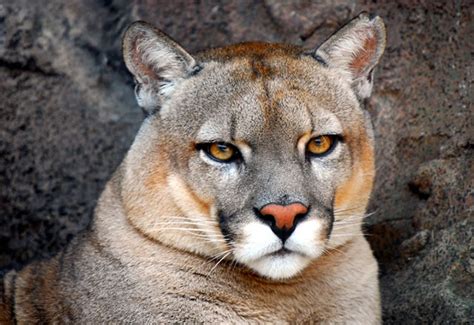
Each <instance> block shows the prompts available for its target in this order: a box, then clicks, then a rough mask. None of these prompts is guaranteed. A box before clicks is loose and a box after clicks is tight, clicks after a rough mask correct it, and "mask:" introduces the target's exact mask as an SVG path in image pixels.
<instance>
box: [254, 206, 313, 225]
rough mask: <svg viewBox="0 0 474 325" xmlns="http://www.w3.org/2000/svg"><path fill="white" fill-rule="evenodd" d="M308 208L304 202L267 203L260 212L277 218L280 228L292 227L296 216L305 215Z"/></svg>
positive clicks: (276, 221) (276, 222)
mask: <svg viewBox="0 0 474 325" xmlns="http://www.w3.org/2000/svg"><path fill="white" fill-rule="evenodd" d="M307 212H308V208H307V207H306V206H304V205H303V204H302V203H291V204H288V205H280V204H273V203H272V204H267V205H266V206H264V207H263V208H262V209H261V210H260V213H261V214H262V216H271V217H273V219H274V220H275V226H276V227H277V228H279V229H291V228H293V225H294V223H295V219H296V216H298V215H305V214H306V213H307Z"/></svg>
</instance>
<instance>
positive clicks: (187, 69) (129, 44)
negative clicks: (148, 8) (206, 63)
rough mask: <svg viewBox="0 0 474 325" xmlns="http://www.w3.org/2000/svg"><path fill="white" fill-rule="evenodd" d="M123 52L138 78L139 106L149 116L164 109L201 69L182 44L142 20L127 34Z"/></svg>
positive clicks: (136, 81)
mask: <svg viewBox="0 0 474 325" xmlns="http://www.w3.org/2000/svg"><path fill="white" fill-rule="evenodd" d="M122 50H123V57H124V61H125V65H126V66H127V68H128V70H129V71H130V72H131V73H132V74H133V75H134V77H135V83H136V87H135V96H136V97H137V101H138V105H140V106H141V107H142V108H143V109H144V110H145V111H146V112H148V113H151V112H153V111H154V110H156V109H158V108H159V107H160V106H161V104H162V103H163V101H164V100H166V98H167V97H169V96H170V94H171V93H172V91H173V88H174V87H175V85H176V84H177V83H179V82H180V81H181V80H182V79H184V78H186V77H187V76H189V75H191V74H193V73H194V72H196V70H197V69H199V66H198V64H197V63H196V61H195V60H194V58H193V57H192V56H191V55H190V54H188V53H187V52H186V51H185V50H184V49H183V48H182V47H181V46H180V45H178V43H176V42H175V41H173V40H172V39H171V38H170V37H169V36H167V35H166V34H164V33H163V32H161V31H159V30H158V29H156V28H155V27H153V26H152V25H150V24H147V23H145V22H142V21H137V22H135V23H133V24H131V25H130V26H129V27H128V29H127V30H126V31H125V34H124V36H123V41H122Z"/></svg>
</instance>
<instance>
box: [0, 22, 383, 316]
mask: <svg viewBox="0 0 474 325" xmlns="http://www.w3.org/2000/svg"><path fill="white" fill-rule="evenodd" d="M361 26H362V27H361ZM364 29H365V30H367V35H365V34H364V35H362V34H361V33H362V32H361V31H363V30H364ZM354 35H355V36H354ZM360 35H362V36H360ZM374 35H376V36H374ZM359 36H360V37H359ZM348 40H349V41H348ZM354 42H356V44H355V43H354ZM357 42H358V43H357ZM354 44H355V45H354ZM384 44H385V39H384V34H383V24H382V22H381V20H380V18H375V19H372V18H370V19H369V18H368V16H366V15H364V14H363V15H361V16H360V17H359V18H356V19H355V20H354V21H352V22H351V23H349V25H348V26H346V27H344V28H343V29H342V32H341V33H340V34H336V36H335V37H333V38H331V39H329V40H328V42H327V43H325V44H323V46H322V47H321V48H320V49H319V50H317V51H315V52H314V53H320V54H321V56H322V57H323V58H324V59H327V60H329V62H328V67H326V66H324V65H322V64H321V63H318V62H316V60H314V58H313V57H312V56H311V55H308V54H307V53H305V51H303V50H302V49H300V48H297V47H293V46H287V45H278V44H265V43H247V44H239V45H234V46H230V47H226V48H222V49H213V50H210V51H206V52H203V53H201V54H198V55H196V56H195V57H194V58H193V57H192V56H190V55H189V54H187V53H186V52H185V51H184V50H183V49H182V48H181V47H180V46H179V45H177V43H175V42H174V41H172V40H171V39H169V38H168V37H167V36H166V35H164V34H162V33H161V32H159V31H157V30H155V29H153V28H151V27H149V26H148V25H146V24H143V23H137V24H135V25H133V26H132V27H131V28H130V30H129V31H128V32H127V33H126V35H125V38H124V57H125V61H126V64H127V67H128V68H129V70H130V71H131V72H132V73H133V74H136V78H137V80H138V83H139V84H138V86H139V89H137V97H138V100H139V103H141V104H143V105H142V106H143V107H144V108H145V109H147V110H150V111H151V112H152V115H151V116H150V117H149V118H147V119H146V120H145V122H144V124H143V125H142V128H141V130H140V132H139V134H138V135H137V137H136V139H135V142H134V144H133V146H132V147H131V149H130V151H129V153H128V154H127V156H126V158H125V160H124V161H123V163H122V164H121V166H120V167H119V168H118V170H117V171H116V172H115V174H114V175H113V177H112V179H111V180H110V181H109V183H108V184H107V186H106V188H105V190H104V192H103V193H102V195H101V197H100V200H99V202H98V205H97V207H96V211H95V216H94V219H93V222H92V224H91V225H90V227H89V229H88V230H87V231H85V232H84V233H82V234H81V235H79V236H78V237H76V238H75V239H73V241H72V242H71V243H70V244H69V245H68V247H66V248H65V249H64V250H63V251H62V252H61V253H60V254H58V255H57V256H55V257H54V258H52V259H50V260H46V261H39V262H35V263H32V264H30V265H28V266H27V267H25V268H24V269H23V270H21V271H19V272H11V273H8V274H7V276H6V277H5V278H4V279H3V282H2V286H0V295H1V300H0V323H2V324H3V323H5V324H8V323H19V324H27V323H28V324H29V323H64V322H74V323H84V324H86V323H117V322H121V323H140V324H142V323H183V322H186V323H195V322H199V323H200V322H205V323H243V322H249V323H263V322H266V323H328V324H329V323H331V324H332V323H359V324H377V323H380V322H381V307H380V295H379V288H378V279H377V272H378V267H377V263H376V261H375V259H374V257H373V255H372V252H371V250H370V247H369V245H368V243H367V241H366V240H365V238H364V237H363V235H362V231H361V222H362V221H361V219H362V218H363V216H364V213H365V209H366V206H367V202H368V200H369V197H370V193H371V190H372V183H373V178H374V174H375V172H374V150H373V135H372V129H371V126H370V122H369V120H368V117H367V114H366V113H364V111H363V110H362V108H361V107H360V103H359V101H358V99H360V98H364V97H366V96H367V94H369V93H370V89H371V78H369V77H368V74H370V73H371V72H369V71H372V69H373V66H374V65H375V64H376V63H377V62H378V59H379V58H380V55H381V53H382V51H383V46H384ZM351 46H352V47H351ZM338 48H343V52H344V51H346V52H347V51H349V50H350V49H351V48H352V49H353V51H354V53H355V55H353V56H352V57H351V58H352V61H351V58H348V57H344V56H340V57H338V55H343V54H344V53H343V54H340V53H339V52H337V51H336V50H337V49H338ZM334 49H336V50H334ZM361 49H362V50H361ZM348 53H350V52H348ZM318 55H319V54H318ZM331 59H333V60H335V61H330V60H331ZM157 60H159V62H158V61H157ZM167 60H168V61H169V62H168V61H167ZM333 62H343V63H344V64H346V63H347V64H346V66H339V67H335V68H334V67H331V64H333ZM340 69H349V70H350V69H353V70H357V71H356V72H357V74H358V75H357V76H356V77H354V76H352V79H348V78H349V77H348V76H351V74H352V73H353V72H354V71H352V72H351V71H345V72H343V73H341V72H340ZM164 76H166V77H164ZM229 112H234V113H235V114H234V115H231V114H230V113H229ZM226 114H227V115H226ZM216 121H217V122H216ZM325 128H326V129H325ZM222 130H226V132H227V133H230V134H231V138H230V139H229V140H227V139H225V141H224V142H230V141H232V143H233V145H234V146H235V147H236V148H237V149H238V150H240V152H241V154H242V157H241V158H242V159H243V160H244V161H245V165H242V166H240V167H239V168H237V167H235V166H234V165H231V164H229V165H225V166H224V165H219V164H220V163H218V162H215V161H212V160H209V157H207V158H206V153H205V152H203V151H202V150H201V149H199V145H200V144H201V143H202V142H203V141H204V142H205V141H208V139H209V137H226V136H228V135H227V133H226V132H224V133H222V132H223V131H222ZM216 132H217V135H215V134H214V133H216ZM219 132H221V133H219ZM317 132H323V133H324V132H338V133H340V136H341V137H343V141H342V142H341V143H339V144H338V147H336V148H335V149H334V153H332V156H331V153H329V154H328V158H308V157H306V156H305V155H306V153H305V146H306V143H307V142H308V141H309V139H311V138H312V137H313V136H314V134H318V133H317ZM201 138H203V139H204V140H202V139H201ZM216 141H219V142H223V140H219V139H218V140H216ZM314 159H316V160H315V161H314ZM331 159H332V160H331ZM234 167H235V168H234ZM282 194H284V195H283V196H282ZM282 197H283V198H285V197H286V199H282ZM288 198H289V199H288ZM278 200H283V201H281V202H286V201H284V200H290V201H291V200H292V202H294V201H297V202H298V204H299V205H298V207H299V209H300V208H301V207H303V208H301V209H300V210H298V211H300V212H301V211H307V209H306V208H305V207H308V206H310V207H311V209H310V210H308V211H310V212H308V213H309V215H308V216H306V217H305V218H306V219H305V220H303V221H302V222H306V224H305V225H303V224H302V227H300V228H297V227H298V225H295V229H296V230H294V231H295V234H296V232H297V230H298V229H299V230H301V229H302V228H305V227H309V226H310V225H311V226H314V225H317V226H314V227H315V228H314V229H318V232H315V233H311V234H307V233H305V232H304V229H303V230H301V232H300V233H299V236H301V237H302V238H303V237H305V236H307V237H308V236H309V237H308V238H310V239H311V240H312V241H309V239H308V242H309V243H313V244H311V245H315V247H309V248H311V249H313V250H312V251H314V252H315V253H314V254H313V255H314V256H313V255H311V256H312V257H311V259H309V260H305V261H307V264H305V266H304V267H301V268H300V269H298V272H295V273H294V274H292V275H291V276H286V275H285V274H284V273H283V275H282V276H280V275H275V276H274V275H268V276H265V275H262V274H260V273H259V272H260V271H258V269H254V268H253V266H252V265H253V264H251V263H250V262H249V264H246V263H247V262H240V260H238V258H237V257H236V256H237V255H238V253H237V250H238V249H241V247H244V246H245V245H246V244H248V243H247V242H246V240H249V238H247V237H248V236H249V233H245V232H243V229H244V228H245V227H246V226H249V225H252V224H253V225H257V226H258V227H260V228H258V229H264V230H266V231H267V233H266V235H264V234H263V233H262V236H263V237H262V238H264V236H267V237H268V236H270V235H269V234H268V233H269V232H270V233H271V231H270V230H269V228H265V227H267V226H266V225H265V224H264V223H263V222H260V223H259V221H258V220H259V219H258V216H257V215H255V213H254V209H255V207H260V208H261V207H262V206H265V205H266V204H267V205H268V206H272V205H271V204H277V205H274V206H277V207H279V209H280V210H281V211H283V210H285V208H281V206H282V205H285V206H286V205H287V204H289V203H288V202H286V203H281V202H280V201H278ZM328 202H329V203H328ZM328 204H330V205H331V206H329V207H328ZM295 206H296V205H295ZM288 209H289V208H288ZM280 210H279V211H280ZM285 211H286V210H285ZM285 218H286V217H285ZM278 222H280V223H282V222H283V223H282V224H284V225H285V226H286V228H289V227H290V226H291V225H292V224H293V221H291V222H289V221H288V220H286V219H285V220H283V221H278V220H277V224H279V223H278ZM282 224H280V226H281V225H282ZM341 225H342V226H341ZM262 227H263V228H262ZM318 227H319V228H318ZM311 229H312V228H311ZM315 231H316V230H315ZM348 232H350V234H349V235H347V234H345V233H348ZM273 236H274V237H275V235H273ZM292 236H293V235H292ZM295 236H296V235H295ZM257 237H258V238H250V239H252V240H254V241H258V240H259V239H261V238H260V236H257ZM313 237H314V238H313ZM269 238H270V237H269ZM275 238H276V237H275ZM313 239H314V240H313ZM250 243H252V241H250ZM282 245H285V241H283V244H282ZM300 245H302V244H300ZM308 245H309V244H308ZM239 247H240V248H239ZM282 247H283V246H282ZM309 248H308V249H309ZM316 248H317V249H318V250H317V249H316ZM290 251H291V250H290ZM312 251H311V252H312ZM316 252H318V253H316ZM244 253H245V252H244ZM247 253H248V254H251V253H252V251H249V252H247ZM271 254H273V253H271ZM282 254H283V255H282V256H288V255H284V254H294V255H295V256H299V257H301V256H303V255H304V254H303V253H301V254H300V255H301V256H300V255H298V254H296V253H295V252H291V253H282ZM244 255H245V254H244ZM291 256H293V255H291ZM308 256H309V255H308ZM295 258H296V257H295ZM305 258H309V257H305ZM288 261H291V259H288V260H283V259H282V262H281V265H282V267H288V268H289V270H290V271H291V267H292V265H289V264H288V263H290V264H291V262H288ZM295 261H296V260H295ZM285 263H286V264H285ZM295 263H296V262H295ZM287 264H288V265H287ZM277 265H278V264H277ZM269 274H270V273H269ZM276 274H278V273H276Z"/></svg>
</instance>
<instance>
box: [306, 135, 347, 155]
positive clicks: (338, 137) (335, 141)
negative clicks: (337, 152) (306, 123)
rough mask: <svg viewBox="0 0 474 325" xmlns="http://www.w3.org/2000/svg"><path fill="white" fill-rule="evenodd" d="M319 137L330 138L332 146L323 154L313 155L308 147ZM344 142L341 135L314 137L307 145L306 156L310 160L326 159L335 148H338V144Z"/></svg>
mask: <svg viewBox="0 0 474 325" xmlns="http://www.w3.org/2000/svg"><path fill="white" fill-rule="evenodd" d="M319 137H329V138H330V139H331V146H330V147H329V149H328V150H326V151H325V152H323V153H320V154H318V153H313V152H311V151H309V150H308V146H309V144H310V143H311V141H313V140H314V139H316V138H319ZM342 141H343V138H342V136H341V135H339V134H321V135H318V136H316V137H312V138H311V139H309V141H308V143H306V148H305V151H306V156H308V157H309V158H322V157H325V156H327V155H329V154H330V153H331V152H333V151H334V148H336V146H337V144H338V143H339V142H342Z"/></svg>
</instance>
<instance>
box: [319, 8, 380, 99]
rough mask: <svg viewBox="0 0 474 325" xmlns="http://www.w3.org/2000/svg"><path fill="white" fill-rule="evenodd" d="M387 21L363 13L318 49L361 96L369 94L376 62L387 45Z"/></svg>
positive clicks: (320, 55) (324, 58) (322, 56)
mask: <svg viewBox="0 0 474 325" xmlns="http://www.w3.org/2000/svg"><path fill="white" fill-rule="evenodd" d="M385 41H386V36H385V25H384V23H383V21H382V19H381V18H380V17H378V16H371V15H369V14H367V13H361V14H360V15H359V16H357V17H356V18H354V19H353V20H351V21H350V22H349V23H348V24H346V25H345V26H344V27H342V28H341V29H340V30H338V31H337V32H336V33H335V34H334V35H332V36H331V37H330V38H329V39H328V40H327V41H326V42H324V43H323V44H322V45H321V46H320V47H319V48H318V49H317V50H316V52H315V55H316V56H319V57H321V58H322V59H323V60H325V61H326V63H327V64H328V66H329V67H331V68H335V69H338V70H339V71H340V73H341V74H342V75H343V76H344V77H345V78H346V80H348V81H349V82H350V84H351V85H352V87H353V89H354V91H355V93H356V95H357V96H358V97H359V99H364V98H367V97H369V96H370V94H371V92H372V79H373V78H372V76H373V69H374V67H375V65H376V64H377V63H378V62H379V60H380V57H381V56H382V54H383V52H384V49H385Z"/></svg>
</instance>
